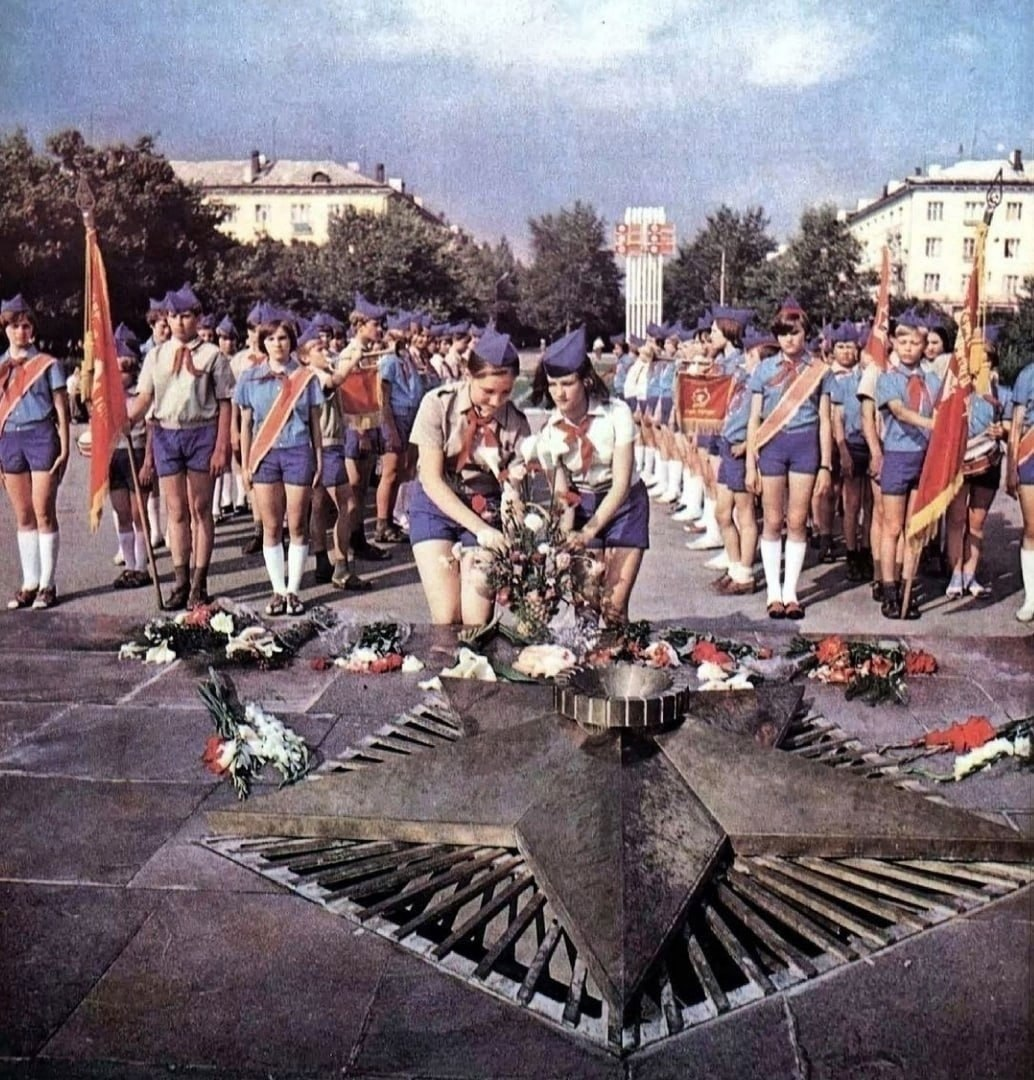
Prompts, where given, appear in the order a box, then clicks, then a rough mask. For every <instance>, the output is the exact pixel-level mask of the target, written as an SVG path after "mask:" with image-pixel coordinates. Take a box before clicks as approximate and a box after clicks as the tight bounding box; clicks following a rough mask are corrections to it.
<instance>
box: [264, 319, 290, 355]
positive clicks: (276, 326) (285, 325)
mask: <svg viewBox="0 0 1034 1080" xmlns="http://www.w3.org/2000/svg"><path fill="white" fill-rule="evenodd" d="M274 330H286V331H287V336H288V337H289V338H290V339H291V351H292V352H294V350H295V349H297V348H298V331H297V330H296V329H295V325H294V323H293V322H292V321H291V320H290V319H274V320H273V321H272V322H268V323H263V324H262V325H261V326H260V327H259V328H258V347H259V348H260V349H262V350H263V351H265V344H266V338H267V337H269V335H270V334H272V333H273V331H274Z"/></svg>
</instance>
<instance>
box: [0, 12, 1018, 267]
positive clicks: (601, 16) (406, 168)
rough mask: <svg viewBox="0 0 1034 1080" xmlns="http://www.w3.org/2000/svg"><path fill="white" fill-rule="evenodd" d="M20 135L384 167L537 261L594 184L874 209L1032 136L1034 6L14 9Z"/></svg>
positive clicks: (625, 191) (685, 195) (783, 213)
mask: <svg viewBox="0 0 1034 1080" xmlns="http://www.w3.org/2000/svg"><path fill="white" fill-rule="evenodd" d="M0 16H2V18H3V23H4V32H3V35H2V36H0V135H7V134H10V133H11V132H13V131H14V130H15V129H16V128H24V129H25V130H26V131H27V132H28V134H29V136H30V138H31V139H32V140H33V143H34V144H35V145H36V146H37V147H38V148H42V146H43V143H44V140H45V138H46V136H47V135H49V134H51V133H53V132H55V131H59V130H62V129H64V128H69V127H76V128H78V129H79V130H81V131H82V132H83V133H84V134H85V135H86V136H87V137H88V138H89V139H90V140H91V141H93V142H95V143H106V142H113V141H119V140H126V141H132V140H134V139H135V138H137V137H138V136H140V135H142V134H153V135H155V136H156V137H157V146H158V149H159V150H160V151H161V152H162V153H164V154H166V155H167V156H168V157H170V158H173V159H177V158H183V159H188V160H203V159H206V158H209V159H211V158H222V159H227V158H228V159H242V160H243V159H244V158H246V157H247V156H248V155H249V153H250V152H251V150H252V149H258V150H260V151H261V152H263V153H265V154H266V155H267V157H272V156H276V157H280V158H293V159H313V160H318V159H327V158H330V159H333V160H336V161H339V162H342V163H344V162H347V161H359V162H360V163H361V164H362V166H363V170H364V171H365V172H367V173H370V174H372V172H373V170H374V166H375V165H376V164H377V163H378V162H383V163H384V164H385V165H386V169H387V173H388V175H389V176H399V177H402V178H403V179H404V180H405V181H406V185H407V190H408V191H411V192H413V193H415V194H418V195H421V196H423V198H424V200H425V203H426V205H427V206H429V207H430V208H432V209H434V210H436V211H438V212H441V213H444V214H445V215H446V216H447V217H448V218H449V220H450V221H453V222H456V223H458V224H460V225H462V226H463V227H465V228H466V229H468V230H469V231H470V232H472V233H473V234H474V235H475V236H476V237H477V238H478V239H480V240H492V241H495V240H497V239H498V238H499V237H500V236H502V235H505V236H506V237H507V238H508V239H509V240H510V241H511V243H512V244H513V245H514V247H515V249H516V250H517V251H518V253H521V254H526V253H527V251H528V242H529V241H528V227H527V221H528V218H529V217H532V216H538V215H540V214H543V213H552V212H555V211H556V210H559V209H560V208H561V207H563V206H570V205H571V204H572V203H573V202H574V201H575V200H576V199H581V200H583V201H587V202H589V203H591V204H592V205H593V206H594V207H595V208H596V210H597V211H598V212H599V213H601V214H602V215H603V216H604V217H605V218H606V220H608V221H614V222H616V221H618V220H620V219H621V217H622V215H623V213H624V209H625V207H627V206H663V207H664V208H665V210H666V213H667V218H668V220H669V221H673V222H675V225H676V229H677V231H678V237H679V239H680V240H689V239H691V238H692V236H693V234H694V233H695V232H696V230H697V229H698V228H699V227H700V226H701V225H702V224H703V223H704V221H705V219H706V217H707V215H708V213H711V212H713V211H714V210H716V209H717V208H718V207H719V206H720V205H722V204H723V203H726V204H728V205H730V206H731V207H733V209H736V210H746V209H747V208H748V207H751V206H757V205H760V206H762V207H764V208H765V211H766V212H767V214H768V216H769V218H770V220H771V231H772V232H773V234H774V235H775V236H776V238H777V239H785V238H786V237H788V236H789V235H790V234H791V233H792V232H793V231H794V228H795V226H796V224H797V222H798V220H799V218H800V214H801V212H802V210H804V209H805V208H806V207H808V206H812V205H817V204H819V203H825V202H833V203H835V204H837V205H838V206H840V207H843V208H853V207H854V206H855V203H856V201H857V199H859V198H860V197H871V196H874V195H877V194H879V192H880V189H881V188H882V186H883V184H884V183H886V182H887V180H889V179H891V178H894V177H898V178H900V177H902V176H904V175H906V174H908V173H911V172H912V171H913V170H914V169H915V168H916V167H922V166H926V165H929V164H931V163H940V164H950V163H952V162H954V161H957V160H959V157H960V148H961V150H962V154H961V156H962V157H965V158H969V157H978V158H992V157H1003V158H1004V157H1005V156H1007V155H1008V153H1009V152H1010V151H1011V150H1012V149H1013V148H1014V147H1019V148H1021V149H1022V150H1023V154H1024V159H1025V161H1026V162H1027V163H1028V171H1031V172H1034V77H1032V73H1034V9H1032V7H1031V4H1030V0H982V2H981V3H973V2H972V0H910V2H908V3H902V2H901V0H826V2H813V0H765V2H761V3H757V2H752V0H740V2H738V3H733V2H729V0H0Z"/></svg>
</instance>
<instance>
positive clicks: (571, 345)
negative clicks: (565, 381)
mask: <svg viewBox="0 0 1034 1080" xmlns="http://www.w3.org/2000/svg"><path fill="white" fill-rule="evenodd" d="M585 361H586V352H585V327H584V326H579V327H578V329H577V330H572V331H571V332H570V333H569V334H565V335H564V336H563V337H562V338H559V339H558V340H557V341H554V342H553V343H552V344H551V345H547V346H546V351H545V352H544V353H543V354H542V363H543V365H544V367H545V369H546V374H547V375H552V376H553V378H559V377H560V376H563V375H573V374H574V373H575V372H576V371H577V370H578V369H579V368H580V367H581V366H582V364H584V363H585Z"/></svg>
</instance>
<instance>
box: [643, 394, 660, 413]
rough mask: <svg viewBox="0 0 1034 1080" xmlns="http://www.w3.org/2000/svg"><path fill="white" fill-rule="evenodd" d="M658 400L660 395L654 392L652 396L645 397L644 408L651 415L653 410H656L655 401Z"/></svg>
mask: <svg viewBox="0 0 1034 1080" xmlns="http://www.w3.org/2000/svg"><path fill="white" fill-rule="evenodd" d="M660 400H661V399H660V395H658V394H655V395H653V396H652V397H648V398H647V399H646V410H645V411H646V412H648V413H649V414H650V415H651V416H653V414H654V412H656V410H657V402H658V401H660Z"/></svg>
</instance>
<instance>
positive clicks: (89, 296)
mask: <svg viewBox="0 0 1034 1080" xmlns="http://www.w3.org/2000/svg"><path fill="white" fill-rule="evenodd" d="M75 204H76V206H77V207H78V208H79V211H80V213H81V214H82V216H83V226H84V227H85V229H86V287H85V301H86V306H85V313H84V321H85V326H84V330H83V342H84V346H85V347H84V353H85V357H84V366H85V364H86V362H88V363H89V365H90V377H91V387H90V391H91V396H92V392H93V386H92V379H93V374H94V371H93V368H94V348H95V345H96V342H95V341H94V340H93V337H94V335H93V316H94V314H95V313H94V309H93V305H94V299H95V297H94V285H93V269H94V267H93V250H94V249H95V248H96V247H97V223H96V220H95V219H94V216H93V211H94V207H95V206H96V200H95V199H94V195H93V191H92V190H91V188H90V184H89V181H87V179H86V177H85V176H84V175H83V174H81V173H80V175H79V183H78V185H77V187H76V192H75ZM97 254H98V257H99V255H100V252H99V250H98V252H97ZM102 292H104V293H105V294H106V286H105V287H104V289H103V290H102ZM105 299H106V295H105ZM105 306H106V305H105ZM101 317H103V318H105V319H107V320H108V324H109V326H108V330H109V332H110V322H111V312H110V311H107V310H106V311H104V312H102V313H101ZM105 411H106V410H105ZM95 413H96V410H93V409H91V422H92V419H93V416H94V415H95ZM125 435H126V445H127V448H128V454H127V456H128V458H129V472H130V475H131V476H132V477H133V492H134V494H135V495H136V504H137V511H138V513H139V515H140V522H141V525H142V527H143V531H144V545H145V548H146V551H147V563H148V566H149V567H150V568H151V584H152V585H153V586H154V593H155V597H156V599H157V601H158V610H159V611H163V610H164V602H163V600H162V590H161V586H160V584H159V582H158V564H157V562H156V560H155V557H154V548H153V547H152V546H151V531H150V527H149V525H148V521H147V502H146V500H145V499H144V497H143V490H142V488H141V486H140V475H139V473H138V472H137V468H136V462H135V461H134V459H133V442H132V439H131V438H130V436H129V432H128V431H127V432H126V433H125ZM99 450H100V447H99V446H96V447H93V448H92V451H99ZM109 467H110V466H109Z"/></svg>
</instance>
